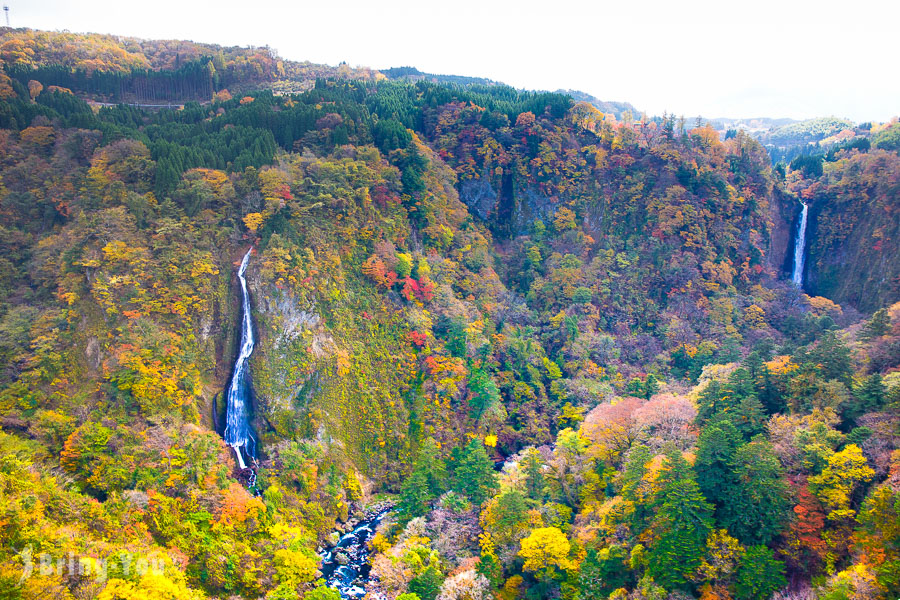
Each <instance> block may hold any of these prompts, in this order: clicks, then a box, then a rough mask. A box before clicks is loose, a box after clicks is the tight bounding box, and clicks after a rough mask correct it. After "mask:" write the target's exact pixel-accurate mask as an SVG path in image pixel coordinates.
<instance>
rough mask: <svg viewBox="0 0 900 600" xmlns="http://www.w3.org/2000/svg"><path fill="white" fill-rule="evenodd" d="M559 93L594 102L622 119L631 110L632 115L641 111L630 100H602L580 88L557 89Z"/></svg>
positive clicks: (582, 100) (577, 99) (577, 100)
mask: <svg viewBox="0 0 900 600" xmlns="http://www.w3.org/2000/svg"><path fill="white" fill-rule="evenodd" d="M556 93H557V94H566V95H568V96H571V97H572V99H573V100H575V101H576V102H588V103H590V104H593V105H594V106H595V107H596V108H597V110H600V111H603V112H605V113H612V114H614V115H616V118H617V119H621V118H622V117H623V115H624V114H625V113H626V112H628V111H630V112H631V114H632V115H635V116H637V115H639V114H640V111H639V110H638V109H636V108H635V107H634V105H632V104H631V103H630V102H613V101H608V100H600V99H599V98H597V97H595V96H591V95H590V94H588V93H586V92H581V91H578V90H556Z"/></svg>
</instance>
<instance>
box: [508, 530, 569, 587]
mask: <svg viewBox="0 0 900 600" xmlns="http://www.w3.org/2000/svg"><path fill="white" fill-rule="evenodd" d="M571 550H572V544H570V543H569V540H568V539H567V538H566V535H565V534H564V533H563V532H562V531H561V530H560V529H559V528H558V527H540V528H538V529H535V530H534V531H532V532H531V535H529V536H528V537H527V538H525V539H523V540H522V549H521V550H519V556H521V557H522V558H524V559H525V564H524V565H523V566H522V568H523V569H525V570H526V571H532V572H534V573H541V574H543V575H545V576H547V577H553V576H554V575H555V574H556V572H557V569H559V570H563V571H564V570H567V569H570V568H572V567H573V563H572V561H571V560H570V559H569V553H570V552H571Z"/></svg>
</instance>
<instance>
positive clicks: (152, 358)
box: [0, 29, 900, 600]
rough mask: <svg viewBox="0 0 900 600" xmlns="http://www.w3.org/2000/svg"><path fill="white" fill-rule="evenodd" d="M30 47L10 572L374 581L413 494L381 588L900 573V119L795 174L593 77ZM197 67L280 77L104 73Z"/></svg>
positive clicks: (20, 62)
mask: <svg viewBox="0 0 900 600" xmlns="http://www.w3.org/2000/svg"><path fill="white" fill-rule="evenodd" d="M63 35H65V36H70V38H64V39H66V40H68V41H65V42H64V41H63V39H62V38H60V37H59V36H63ZM3 36H4V38H3V40H4V41H3V42H2V45H0V58H2V59H3V61H4V64H3V68H4V73H5V74H6V75H5V76H4V75H0V79H2V81H0V290H2V294H0V356H2V358H3V360H2V362H0V365H2V367H0V368H2V376H0V448H2V456H0V499H2V503H0V507H2V513H0V514H2V517H0V542H2V544H0V598H28V599H30V598H66V599H68V598H95V597H96V598H101V599H103V600H116V599H128V600H130V599H138V598H171V599H181V598H190V599H194V598H198V599H199V598H222V599H224V598H268V599H271V600H276V599H278V600H288V599H297V598H304V599H329V600H336V599H338V598H340V594H339V593H338V592H337V591H335V590H332V589H329V588H328V587H326V586H325V585H324V581H322V580H321V579H320V575H321V573H320V572H319V571H318V569H319V567H320V557H319V556H318V555H317V549H319V548H320V547H322V545H323V544H324V545H325V546H328V547H330V546H334V545H335V544H339V535H337V534H335V535H332V533H331V532H332V530H333V529H334V527H335V523H336V522H338V523H346V522H348V521H352V522H356V520H358V519H359V518H360V517H361V516H362V515H364V514H365V513H366V511H367V509H368V507H371V506H373V505H374V504H375V503H376V502H382V501H386V502H388V503H391V502H393V503H395V507H394V509H393V510H392V511H391V512H390V513H389V515H388V516H387V517H386V518H385V519H384V521H382V522H381V524H380V525H379V527H378V530H377V532H375V535H374V538H373V539H372V540H371V543H370V548H371V551H372V572H371V575H372V576H371V578H369V579H368V580H367V581H366V582H365V583H366V585H367V592H368V593H369V596H368V597H369V598H388V599H390V600H394V599H397V598H399V599H401V600H416V599H418V600H435V599H436V598H440V599H441V600H451V599H459V600H463V599H470V600H476V599H479V600H480V599H484V600H486V599H489V598H498V599H504V600H506V599H510V600H511V599H513V598H529V599H539V598H566V599H568V600H593V599H601V600H606V599H613V600H624V599H626V598H628V599H630V600H661V599H663V598H667V599H671V600H682V599H686V598H700V599H702V600H727V599H731V598H734V599H735V600H757V599H760V600H764V599H768V598H770V597H773V596H775V597H778V598H779V599H780V600H787V599H788V598H791V599H793V598H796V599H797V600H807V599H812V598H816V599H820V598H821V599H822V600H844V599H846V600H863V599H865V600H869V599H885V600H887V599H888V598H895V597H897V595H898V594H900V578H898V573H900V530H898V527H897V523H898V522H900V375H898V372H900V305H897V304H894V305H893V306H891V304H892V303H895V302H897V301H898V300H900V286H898V276H900V273H898V272H897V269H898V260H897V249H896V241H895V240H896V239H897V234H898V233H900V232H898V231H897V225H898V209H900V207H898V189H897V177H898V170H900V164H898V157H897V148H896V147H892V146H891V145H890V144H891V143H892V142H891V139H892V138H891V137H890V135H891V134H890V132H891V131H893V129H891V128H884V131H887V132H889V133H886V134H884V135H883V136H882V137H883V138H884V140H886V141H880V140H881V138H879V141H878V142H877V143H876V144H875V146H876V147H869V148H859V147H846V148H843V149H841V150H837V151H835V152H834V153H832V154H830V155H829V156H828V157H822V158H821V159H817V160H816V161H812V162H798V163H795V164H793V165H792V167H791V168H788V169H787V170H786V172H784V171H780V170H778V169H773V167H772V166H771V161H770V156H769V155H768V154H767V153H766V151H765V149H764V148H763V147H762V146H761V145H760V144H759V143H758V142H757V141H755V140H753V139H752V138H750V137H749V136H747V135H745V134H743V133H737V135H734V136H731V137H729V139H725V140H723V139H720V138H719V136H718V134H717V133H716V132H715V131H714V130H713V129H712V128H711V127H709V126H705V125H703V124H702V123H700V124H697V125H696V126H695V127H688V126H687V125H686V124H685V123H684V122H683V120H681V121H676V120H675V119H674V118H671V117H663V118H661V119H657V120H652V121H637V122H634V121H633V120H631V119H628V120H623V119H617V118H615V117H613V116H611V115H606V114H604V113H602V112H600V111H599V110H598V109H597V108H596V107H595V106H593V105H591V104H589V103H587V102H576V101H575V100H573V99H572V98H571V97H569V96H567V95H562V94H553V93H532V92H524V91H517V90H514V89H512V88H508V87H505V86H502V85H494V84H492V85H480V84H477V83H467V85H465V86H459V85H455V84H452V83H438V82H429V81H424V80H422V81H417V82H409V81H402V80H398V81H392V80H384V79H381V78H378V77H375V76H371V73H369V74H368V75H363V74H360V73H357V74H356V75H354V73H350V72H347V71H348V70H345V72H342V73H333V72H332V73H324V74H325V75H329V77H322V78H319V79H318V80H316V82H315V84H314V87H313V88H312V89H309V90H308V91H305V92H302V93H297V94H279V95H276V94H274V93H273V92H272V91H271V90H266V89H264V90H260V89H255V88H259V87H261V85H260V81H261V80H263V79H266V80H267V81H268V79H267V78H268V77H269V75H268V71H266V70H265V69H267V68H269V67H271V68H273V69H276V70H277V69H282V68H283V69H286V70H287V69H289V68H291V67H290V65H288V66H285V65H284V64H283V63H279V62H277V61H275V59H274V58H272V57H271V56H268V55H263V54H260V55H255V56H258V58H259V60H257V59H255V58H252V57H248V56H247V55H246V54H245V53H244V52H243V51H241V52H238V51H237V50H235V51H234V52H233V53H231V51H229V50H227V49H216V48H209V47H205V46H201V45H196V44H191V43H182V42H139V41H132V40H120V39H117V38H109V37H103V36H77V35H72V34H47V33H44V32H27V31H26V32H23V31H21V30H14V31H13V30H8V29H6V30H3ZM29 50H30V51H31V52H29ZM207 52H209V53H210V54H207ZM205 56H206V57H210V58H209V60H207V59H206V58H204V57H205ZM220 60H222V61H224V62H223V63H222V64H223V65H224V68H220V66H218V63H217V61H220ZM270 60H271V61H275V62H274V64H272V63H270V62H269V61H270ZM97 61H99V62H97ZM190 65H201V66H203V65H206V66H203V67H202V68H203V69H206V71H205V73H206V77H207V81H208V80H209V79H208V78H209V77H210V73H212V72H214V73H216V74H220V76H223V77H224V76H225V75H222V74H223V73H229V75H227V77H233V78H234V79H233V80H231V79H229V80H227V81H228V82H229V83H228V86H230V87H231V88H232V89H233V90H237V89H244V90H245V91H244V92H242V93H241V94H237V93H236V94H234V97H233V98H232V97H230V96H231V94H222V93H218V92H220V91H221V89H222V88H223V87H225V86H224V85H223V84H211V85H212V87H211V88H209V89H205V88H204V89H201V88H199V87H197V88H191V89H190V90H189V93H188V97H184V98H181V100H183V101H184V102H183V104H184V106H183V108H182V109H179V110H169V109H164V110H147V109H143V108H140V107H134V106H126V105H118V106H109V107H99V106H96V105H95V106H91V105H89V104H88V103H86V102H85V100H84V99H83V97H84V96H85V95H90V96H92V97H93V94H94V93H96V91H95V90H90V89H87V88H90V87H91V85H93V83H90V82H100V81H105V79H104V78H110V81H115V82H117V84H116V85H119V84H120V83H121V82H122V81H128V82H134V81H135V80H136V79H137V77H136V75H135V74H136V73H138V72H139V73H141V74H142V75H140V76H141V77H145V79H144V80H143V81H144V82H145V83H146V85H147V86H149V87H148V89H149V90H151V91H150V92H148V94H151V95H152V93H155V92H153V91H152V90H158V89H162V88H164V87H165V85H167V84H165V83H160V82H162V81H168V79H167V78H171V77H178V75H177V74H178V73H185V72H186V71H184V70H185V69H188V68H194V67H192V66H190ZM209 65H213V67H214V71H213V70H211V69H209ZM266 65H269V67H267V66H266ZM279 65H280V66H279ZM257 67H259V69H262V71H261V72H260V71H259V70H258V69H257ZM295 67H296V65H295ZM296 68H299V67H296ZM251 71H252V74H251ZM123 73H124V74H125V75H122V74H123ZM150 73H156V74H157V75H149V74H150ZM46 74H54V75H53V77H63V78H64V77H70V78H73V80H75V79H78V78H79V77H84V78H85V79H84V80H83V82H82V83H80V84H79V85H80V86H82V87H81V88H80V91H79V90H78V89H76V90H74V92H73V90H72V89H63V88H66V87H68V86H64V85H60V84H59V83H53V84H51V83H50V82H49V80H48V81H45V82H41V80H40V79H39V77H42V76H44V75H46ZM173 74H175V75H173ZM357 75H358V76H357ZM117 77H118V78H119V79H115V78H117ZM288 79H289V78H288ZM273 80H279V79H278V78H277V77H275V78H274V79H273ZM54 81H55V80H54ZM79 81H81V80H79ZM223 81H224V80H223ZM231 81H233V82H234V83H233V84H232V83H230V82H231ZM280 81H287V79H283V80H280ZM84 82H88V83H84ZM270 83H271V81H269V83H267V84H266V85H264V86H262V87H266V86H269V87H271V86H270V85H269V84H270ZM97 85H100V84H99V83H98V84H97ZM104 85H105V84H104ZM129 85H131V84H130V83H129ZM157 86H161V87H157ZM242 86H243V87H242ZM276 87H277V86H276ZM110 89H112V88H110ZM117 89H121V88H117ZM172 89H175V88H172ZM251 90H255V91H251ZM170 91H171V90H170ZM280 91H284V90H280ZM101 93H105V92H101ZM166 94H169V91H166ZM191 100H202V101H203V104H201V103H199V102H196V101H191ZM894 128H896V125H895V126H894ZM873 139H874V138H873ZM800 200H802V201H803V202H807V203H809V204H810V206H811V209H810V210H811V212H810V214H811V215H812V216H811V221H810V237H809V254H808V260H807V279H806V281H807V284H806V287H805V290H806V291H807V292H808V293H804V290H803V289H798V288H797V287H796V286H794V285H793V284H791V282H790V281H789V280H787V279H786V277H785V270H789V269H790V259H789V256H788V253H790V252H792V251H793V248H792V245H793V240H794V235H795V234H793V233H791V232H792V231H793V228H794V227H795V224H794V222H793V221H794V220H795V219H796V215H797V213H798V212H799V207H800V204H799V201H800ZM249 248H253V253H252V254H251V257H250V259H249V264H248V269H247V272H246V277H247V280H248V282H249V291H250V297H251V299H252V302H251V304H252V314H253V321H254V323H255V332H256V348H255V350H254V353H253V354H252V356H251V358H250V372H251V376H252V377H251V379H252V388H253V407H252V408H253V418H252V426H253V430H254V432H255V435H256V437H257V438H258V455H259V458H260V461H259V464H258V465H256V466H254V467H253V468H252V469H249V470H244V471H240V470H238V469H237V468H236V464H235V459H234V454H233V452H232V449H231V448H229V447H228V446H226V445H225V443H224V442H223V440H222V437H221V436H222V434H223V433H224V426H225V425H224V413H225V401H224V395H223V390H225V389H226V386H227V385H228V384H229V380H230V374H231V368H232V365H233V363H234V359H235V356H236V354H237V346H238V345H239V343H240V329H239V327H240V324H239V321H240V314H239V312H240V296H239V286H238V281H237V277H236V274H235V273H236V270H237V263H238V262H239V261H240V259H241V257H242V256H243V255H244V254H245V252H247V250H248V249H249ZM247 471H253V478H255V479H256V482H255V484H254V485H251V486H250V487H249V488H248V486H247V483H248V480H249V481H252V480H253V478H248V472H247ZM378 506H385V504H383V503H379V504H378ZM339 550H340V546H339V547H338V548H337V549H335V550H334V551H335V552H338V551H339ZM41 554H44V555H45V556H49V557H52V560H53V565H54V568H50V567H49V566H48V568H41V565H42V563H40V561H39V560H38V558H37V557H38V556H39V555H41ZM70 556H71V557H72V558H71V561H70V562H71V564H72V565H75V566H71V567H70V566H68V564H69V563H68V562H66V561H69V560H70V559H69V557H70ZM134 557H141V558H142V559H143V560H144V562H145V566H146V563H147V561H151V562H152V564H153V565H155V566H156V567H157V568H153V569H149V570H148V569H146V568H145V569H142V570H138V569H136V568H132V562H131V561H133V560H134ZM57 559H62V562H60V563H59V565H60V566H59V567H58V568H56V565H57V562H56V561H57ZM28 565H31V567H32V568H31V570H30V571H27V576H25V575H23V574H24V573H25V572H26V570H27V568H28Z"/></svg>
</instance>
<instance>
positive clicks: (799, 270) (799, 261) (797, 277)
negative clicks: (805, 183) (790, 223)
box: [791, 203, 809, 287]
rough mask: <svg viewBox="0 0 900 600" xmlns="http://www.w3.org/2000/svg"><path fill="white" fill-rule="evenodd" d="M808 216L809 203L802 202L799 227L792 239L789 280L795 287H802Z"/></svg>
mask: <svg viewBox="0 0 900 600" xmlns="http://www.w3.org/2000/svg"><path fill="white" fill-rule="evenodd" d="M801 204H802V203H801ZM808 216H809V205H808V204H803V210H802V211H800V227H799V229H798V230H797V239H795V240H794V271H793V273H791V281H793V282H794V285H796V286H797V287H803V266H804V264H805V263H806V219H807V217H808Z"/></svg>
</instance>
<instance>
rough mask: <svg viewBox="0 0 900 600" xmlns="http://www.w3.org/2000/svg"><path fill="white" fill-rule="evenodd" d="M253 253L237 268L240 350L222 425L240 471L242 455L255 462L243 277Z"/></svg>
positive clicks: (247, 309)
mask: <svg viewBox="0 0 900 600" xmlns="http://www.w3.org/2000/svg"><path fill="white" fill-rule="evenodd" d="M252 252H253V248H250V249H249V250H247V254H245V255H244V259H243V260H242V261H241V267H240V269H238V279H239V280H240V281H241V311H242V318H241V351H240V353H239V354H238V357H237V361H235V363H234V370H233V371H232V374H231V385H230V386H229V388H228V396H227V400H228V411H227V415H226V425H225V443H226V444H228V445H229V446H231V447H232V448H234V454H235V456H236V457H237V462H238V466H239V467H240V468H241V469H242V470H243V469H246V468H247V461H245V456H246V458H247V460H249V461H251V462H255V461H256V449H255V447H254V446H255V442H254V440H253V435H252V433H251V431H250V415H249V407H250V378H249V376H248V368H249V365H248V361H249V359H250V354H252V353H253V342H254V339H253V320H252V319H251V317H250V293H249V292H248V291H247V280H246V279H245V278H244V273H245V272H246V271H247V263H249V262H250V254H251V253H252Z"/></svg>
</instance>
